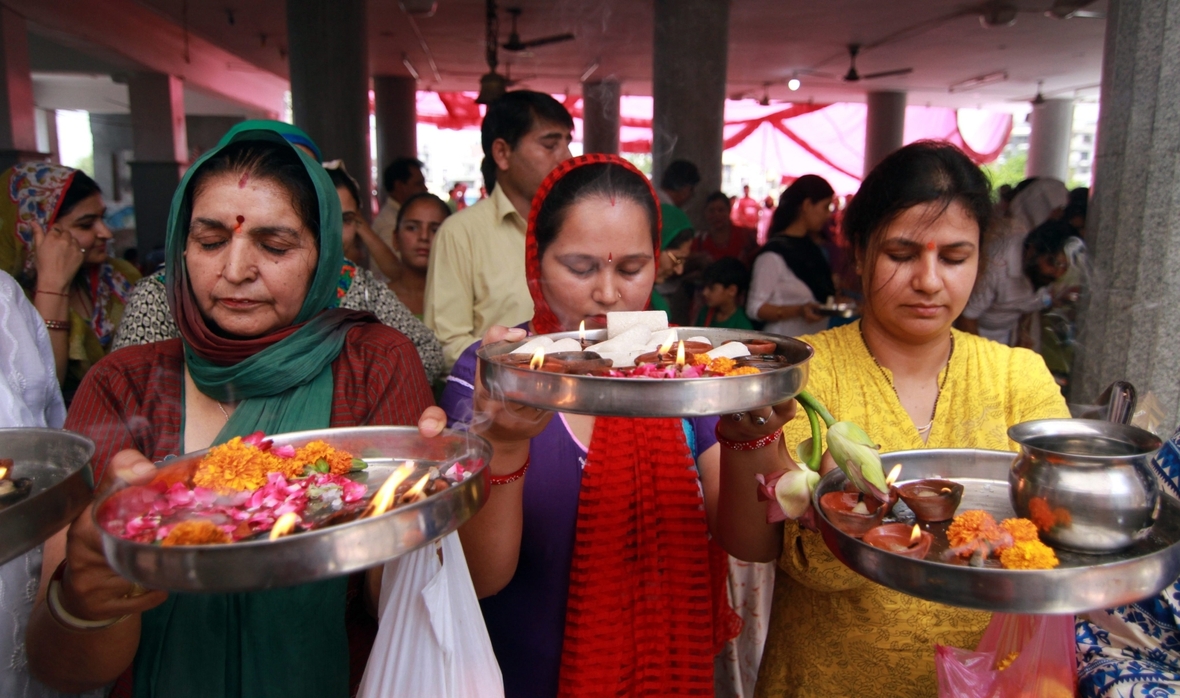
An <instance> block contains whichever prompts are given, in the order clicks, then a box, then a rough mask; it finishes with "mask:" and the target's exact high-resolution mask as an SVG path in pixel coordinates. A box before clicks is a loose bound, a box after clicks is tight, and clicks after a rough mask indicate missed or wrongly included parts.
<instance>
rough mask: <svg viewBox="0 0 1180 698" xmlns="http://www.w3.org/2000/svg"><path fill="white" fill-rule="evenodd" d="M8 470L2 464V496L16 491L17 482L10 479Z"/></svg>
mask: <svg viewBox="0 0 1180 698" xmlns="http://www.w3.org/2000/svg"><path fill="white" fill-rule="evenodd" d="M8 472H9V471H8V468H6V467H4V466H0V496H4V495H7V494H12V493H13V492H15V491H16V483H15V482H13V481H12V480H11V479H9V477H8Z"/></svg>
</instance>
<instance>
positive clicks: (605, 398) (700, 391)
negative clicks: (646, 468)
mask: <svg viewBox="0 0 1180 698" xmlns="http://www.w3.org/2000/svg"><path fill="white" fill-rule="evenodd" d="M674 329H676V331H677V332H678V333H679V336H680V338H681V339H687V338H689V337H697V336H700V337H707V338H708V339H709V340H710V341H712V343H713V346H714V347H717V346H720V345H721V344H723V343H725V342H729V341H753V340H768V341H771V342H774V343H775V345H776V346H777V350H776V353H777V354H779V355H781V356H783V357H785V358H786V359H787V363H786V365H784V366H782V367H781V368H775V369H771V370H765V371H763V372H762V373H759V374H757V375H748V376H724V377H711V378H670V379H656V380H652V379H639V378H602V377H597V376H586V375H569V374H562V373H546V372H544V371H534V370H531V369H529V368H528V367H527V366H526V367H515V366H510V365H507V364H503V363H500V362H497V361H494V360H493V359H494V357H497V356H500V355H502V354H508V353H510V352H512V351H513V350H514V349H516V348H517V347H520V346H522V345H523V344H525V343H526V342H527V341H529V340H532V339H536V337H535V336H534V337H529V338H527V339H525V340H522V341H519V342H497V343H495V344H489V345H487V346H484V347H481V348H480V349H479V352H478V356H479V367H480V371H481V374H482V380H483V384H484V387H485V388H487V390H488V391H489V392H491V393H492V395H493V396H496V397H499V398H502V399H504V400H507V401H510V402H518V403H521V404H523V405H528V406H530V407H538V408H541V409H546V410H553V411H557V412H573V413H576V414H589V415H603V416H619V417H701V416H708V415H718V414H731V413H734V412H744V411H746V410H752V409H757V408H761V407H766V406H768V405H777V404H778V403H780V402H783V401H785V400H787V399H789V398H792V397H794V396H796V395H798V394H799V391H800V390H802V389H803V387H804V386H805V385H806V384H807V369H808V366H807V362H808V361H809V360H810V359H811V355H812V349H811V347H810V346H808V345H807V344H805V343H804V342H800V341H799V340H797V339H791V338H789V337H781V336H779V335H774V334H766V333H762V332H754V331H749V330H730V329H721V328H714V327H677V328H674ZM545 336H547V337H549V338H551V339H553V340H558V339H565V338H571V339H579V338H580V337H579V333H578V332H558V333H555V334H550V335H545ZM606 338H607V337H606V330H587V331H586V333H585V339H586V340H588V341H591V342H600V341H603V340H605V339H606Z"/></svg>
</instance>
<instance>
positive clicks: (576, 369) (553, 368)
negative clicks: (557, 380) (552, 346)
mask: <svg viewBox="0 0 1180 698" xmlns="http://www.w3.org/2000/svg"><path fill="white" fill-rule="evenodd" d="M614 363H615V362H614V361H613V360H611V359H604V358H602V357H601V356H599V355H598V354H596V353H594V352H592V351H559V352H557V353H556V354H547V355H546V356H545V361H544V362H543V363H542V364H541V367H540V368H539V369H538V370H540V371H546V372H548V373H571V374H583V373H591V372H593V371H601V370H603V369H607V368H610V367H611V366H613V365H614Z"/></svg>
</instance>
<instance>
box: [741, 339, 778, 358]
mask: <svg viewBox="0 0 1180 698" xmlns="http://www.w3.org/2000/svg"><path fill="white" fill-rule="evenodd" d="M742 344H745V345H746V348H747V349H749V350H750V353H751V354H753V355H754V356H762V355H764V354H774V353H776V352H777V351H778V345H777V344H775V343H774V342H772V341H770V340H768V339H752V340H749V341H745V342H742Z"/></svg>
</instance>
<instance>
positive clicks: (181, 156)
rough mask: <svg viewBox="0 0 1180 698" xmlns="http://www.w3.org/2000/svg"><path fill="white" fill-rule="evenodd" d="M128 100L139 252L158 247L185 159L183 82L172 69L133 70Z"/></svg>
mask: <svg viewBox="0 0 1180 698" xmlns="http://www.w3.org/2000/svg"><path fill="white" fill-rule="evenodd" d="M127 93H128V97H129V101H130V102H131V141H132V144H133V149H134V151H135V159H134V160H133V161H132V162H131V189H132V191H133V192H134V195H135V236H136V244H137V245H138V247H139V253H140V255H141V256H143V255H146V254H148V253H149V252H151V251H152V250H154V249H156V248H158V247H163V246H164V239H165V237H166V232H167V229H168V210H169V208H170V207H171V206H172V194H173V193H174V192H175V191H176V187H177V185H179V184H180V176H181V174H182V172H183V170H184V168H185V166H187V164H188V138H187V136H186V135H185V121H184V82H183V81H182V80H181V79H180V78H178V77H176V76H175V75H166V74H164V73H137V74H135V75H133V76H132V77H131V78H130V79H129V80H128V81H127Z"/></svg>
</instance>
